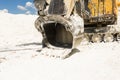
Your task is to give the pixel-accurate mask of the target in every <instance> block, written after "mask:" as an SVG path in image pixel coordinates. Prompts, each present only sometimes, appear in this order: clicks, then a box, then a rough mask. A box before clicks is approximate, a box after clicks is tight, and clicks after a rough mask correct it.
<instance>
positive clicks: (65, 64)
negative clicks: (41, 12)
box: [0, 13, 120, 80]
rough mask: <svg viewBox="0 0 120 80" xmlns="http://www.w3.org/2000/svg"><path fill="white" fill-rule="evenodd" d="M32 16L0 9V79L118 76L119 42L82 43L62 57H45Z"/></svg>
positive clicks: (111, 79)
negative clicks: (70, 53)
mask: <svg viewBox="0 0 120 80" xmlns="http://www.w3.org/2000/svg"><path fill="white" fill-rule="evenodd" d="M36 18H37V16H34V15H22V14H21V15H13V14H9V13H0V80H120V43H119V42H113V43H99V44H90V45H88V46H82V47H81V50H80V52H77V53H76V54H74V55H72V56H71V57H69V58H67V59H65V60H60V59H53V58H49V57H45V56H42V55H40V53H39V52H37V50H39V49H41V40H42V37H41V35H40V34H39V33H38V32H37V30H36V29H35V28H34V20H35V19H36ZM56 53H57V51H56Z"/></svg>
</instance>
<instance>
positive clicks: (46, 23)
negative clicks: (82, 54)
mask: <svg viewBox="0 0 120 80" xmlns="http://www.w3.org/2000/svg"><path fill="white" fill-rule="evenodd" d="M66 2H67V3H66ZM66 2H65V1H64V0H51V1H50V3H48V5H49V6H48V9H47V15H45V16H41V15H40V16H39V18H38V19H37V20H36V22H35V26H36V28H37V29H38V31H40V32H41V33H42V36H43V41H42V44H43V49H42V51H41V53H44V54H45V55H47V56H51V57H60V58H66V57H68V56H69V54H70V53H71V51H72V50H74V49H75V48H76V47H77V46H78V45H79V44H80V42H81V41H80V40H81V37H82V32H83V30H84V23H83V19H82V18H81V17H80V16H79V15H77V14H75V16H70V15H71V13H72V11H73V7H74V5H75V4H74V3H73V0H69V3H70V4H68V1H66ZM67 4H68V5H69V6H68V5H67ZM66 5H67V8H69V9H68V10H67V11H66V7H65V6H66ZM71 6H72V7H71ZM65 16H66V18H65ZM67 17H69V18H67ZM78 23H79V24H78ZM56 51H57V52H56Z"/></svg>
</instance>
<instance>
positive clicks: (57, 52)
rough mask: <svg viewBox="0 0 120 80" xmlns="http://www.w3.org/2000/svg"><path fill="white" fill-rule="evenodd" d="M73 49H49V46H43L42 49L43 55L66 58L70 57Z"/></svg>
mask: <svg viewBox="0 0 120 80" xmlns="http://www.w3.org/2000/svg"><path fill="white" fill-rule="evenodd" d="M71 51H72V50H71V49H49V48H43V49H42V50H41V53H40V54H41V55H44V56H48V57H52V58H60V59H65V58H67V57H69V55H70V53H71Z"/></svg>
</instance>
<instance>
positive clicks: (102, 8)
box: [88, 0, 120, 17]
mask: <svg viewBox="0 0 120 80" xmlns="http://www.w3.org/2000/svg"><path fill="white" fill-rule="evenodd" d="M113 4H114V5H115V6H114V7H112V5H113ZM118 6H120V2H118V0H90V2H89V5H88V8H89V9H90V12H91V16H93V17H94V16H100V15H103V14H113V13H114V14H116V15H117V13H118Z"/></svg>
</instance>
